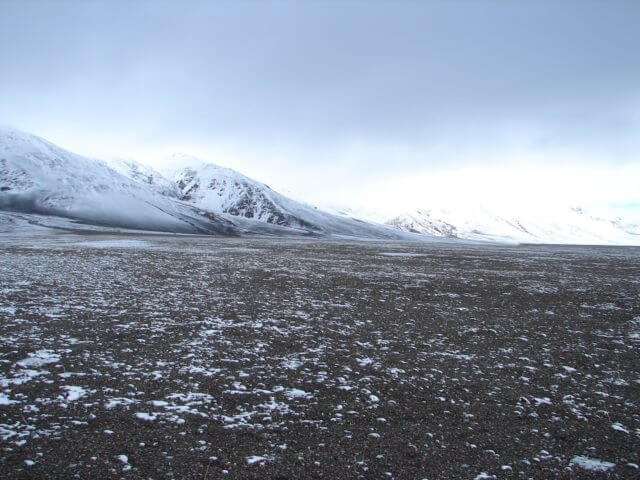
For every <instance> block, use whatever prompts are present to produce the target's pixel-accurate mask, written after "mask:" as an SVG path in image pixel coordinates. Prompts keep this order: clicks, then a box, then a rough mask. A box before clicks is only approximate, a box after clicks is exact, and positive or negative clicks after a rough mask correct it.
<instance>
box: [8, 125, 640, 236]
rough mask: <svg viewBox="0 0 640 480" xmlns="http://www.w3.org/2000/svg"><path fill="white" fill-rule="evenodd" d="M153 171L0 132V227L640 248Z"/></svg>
mask: <svg viewBox="0 0 640 480" xmlns="http://www.w3.org/2000/svg"><path fill="white" fill-rule="evenodd" d="M170 163H171V164H172V165H174V166H175V167H174V168H171V169H167V170H166V171H162V172H158V171H156V170H154V169H153V168H151V167H149V166H146V165H143V164H140V163H138V162H136V161H135V160H130V159H127V160H123V159H115V160H109V161H102V160H96V159H90V158H86V157H82V156H80V155H77V154H74V153H72V152H69V151H67V150H64V149H63V148H60V147H58V146H56V145H54V144H52V143H50V142H48V141H46V140H44V139H42V138H39V137H37V136H34V135H31V134H28V133H25V132H22V131H19V130H16V129H11V128H2V129H0V229H2V228H3V227H2V226H3V225H4V226H5V229H6V228H8V227H7V226H8V225H14V224H15V223H16V219H17V218H20V219H22V220H25V219H26V220H28V221H29V222H31V223H42V221H43V220H42V219H43V218H45V219H46V218H53V217H56V218H63V219H67V220H68V221H67V223H66V224H65V225H66V228H76V229H80V228H87V227H88V226H90V225H91V226H101V227H104V228H118V229H135V230H150V231H160V232H173V233H198V234H212V235H248V234H262V235H302V236H317V237H341V238H344V237H348V238H368V239H394V240H419V241H432V240H434V239H456V238H457V239H465V240H474V241H493V242H510V243H511V242H524V243H574V244H623V245H640V226H638V225H634V224H630V223H628V222H624V221H623V219H621V218H607V217H603V216H595V215H592V214H589V213H587V212H585V211H584V210H582V209H580V208H572V209H569V208H566V209H563V208H558V209H557V210H556V211H554V212H551V213H546V214H545V215H544V216H536V215H525V214H523V213H521V212H516V213H510V214H504V213H500V214H498V213H497V212H492V211H491V210H487V209H482V208H480V207H477V206H468V207H467V208H464V209H443V208H433V207H431V208H415V209H412V210H409V211H399V212H394V213H392V214H389V213H381V212H377V213H376V214H373V215H371V214H364V213H359V212H358V211H357V210H348V209H335V210H330V209H320V208H317V207H314V206H312V205H308V204H306V203H304V202H300V201H296V200H293V199H291V198H289V197H287V196H284V195H282V194H280V193H278V192H276V191H274V190H272V189H271V188H270V187H269V186H267V185H265V184H264V183H261V182H258V181H256V180H253V179H251V178H249V177H246V176H245V175H242V174H241V173H239V172H236V171H235V170H232V169H229V168H223V167H220V166H217V165H214V164H211V163H207V162H204V161H202V160H199V159H197V158H194V157H191V156H188V155H174V156H173V157H172V158H171V161H170Z"/></svg>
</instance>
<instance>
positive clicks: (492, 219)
mask: <svg viewBox="0 0 640 480" xmlns="http://www.w3.org/2000/svg"><path fill="white" fill-rule="evenodd" d="M386 223H387V224H388V225H391V226H393V227H395V228H398V229H400V230H403V231H408V232H415V233H421V234H427V235H434V236H442V237H450V238H463V239H468V240H489V241H507V242H520V243H558V244H584V245H604V244H611V245H640V226H638V225H632V224H626V223H624V222H623V221H622V220H621V219H620V218H606V217H603V216H596V215H591V214H589V213H587V212H585V211H583V210H582V209H580V208H568V207H567V208H560V207H558V208H555V209H552V210H547V211H545V212H537V213H532V212H529V213H522V212H518V213H515V212H509V211H499V209H492V210H490V209H487V208H482V207H480V206H467V207H465V208H462V209H461V208H458V209H455V210H454V209H416V210H413V211H410V212H405V213H402V214H399V215H395V216H393V217H391V218H388V219H387V220H386Z"/></svg>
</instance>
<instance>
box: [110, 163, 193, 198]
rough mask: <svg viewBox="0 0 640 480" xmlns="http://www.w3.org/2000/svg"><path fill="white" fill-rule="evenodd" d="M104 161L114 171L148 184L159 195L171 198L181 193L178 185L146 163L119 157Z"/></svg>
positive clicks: (177, 196)
mask: <svg viewBox="0 0 640 480" xmlns="http://www.w3.org/2000/svg"><path fill="white" fill-rule="evenodd" d="M106 163H107V165H109V166H110V167H111V168H112V169H114V170H115V171H116V172H118V173H120V174H122V175H124V176H125V177H128V178H130V179H131V180H135V181H136V182H138V183H142V184H145V185H148V186H149V187H151V188H152V189H153V190H155V191H156V192H158V193H159V194H161V195H164V196H167V197H171V198H179V197H180V195H181V193H180V190H179V189H178V186H177V185H176V184H175V183H174V182H172V181H170V180H168V179H167V178H165V177H164V176H163V175H162V174H161V173H160V172H158V171H156V170H154V169H153V168H151V167H149V166H147V165H143V164H142V163H139V162H136V161H135V160H131V159H120V158H113V159H109V160H106Z"/></svg>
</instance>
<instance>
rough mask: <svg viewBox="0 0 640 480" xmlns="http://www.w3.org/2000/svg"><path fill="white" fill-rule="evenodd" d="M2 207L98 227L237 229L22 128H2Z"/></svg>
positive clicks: (186, 230)
mask: <svg viewBox="0 0 640 480" xmlns="http://www.w3.org/2000/svg"><path fill="white" fill-rule="evenodd" d="M0 210H6V211H13V212H21V213H26V214H39V215H55V216H59V217H66V218H71V219H75V220H77V221H79V222H84V223H87V224H93V225H106V226H112V227H121V228H132V229H143V230H158V231H169V232H182V233H232V232H233V231H234V228H233V227H234V226H233V224H231V223H230V222H229V221H228V220H227V219H225V218H223V217H217V216H215V215H213V214H210V213H208V214H206V215H203V214H202V213H200V212H198V210H197V209H195V208H193V207H191V206H187V205H184V204H181V203H179V202H176V201H173V200H171V199H170V198H168V197H166V196H164V195H161V194H159V193H157V192H156V191H154V190H153V189H151V188H149V187H145V186H144V185H142V184H141V183H138V182H135V181H133V180H131V179H129V178H127V177H125V176H124V175H121V174H119V173H118V172H116V171H115V170H113V169H112V168H110V167H108V166H107V165H106V164H104V163H103V162H100V161H98V160H92V159H88V158H84V157H82V156H80V155H76V154H74V153H71V152H68V151H66V150H63V149H62V148H59V147H57V146H56V145H54V144H52V143H50V142H47V141H46V140H43V139H42V138H39V137H36V136H33V135H29V134H27V133H24V132H21V131H19V130H15V129H10V128H2V129H0Z"/></svg>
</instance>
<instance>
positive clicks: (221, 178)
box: [168, 157, 342, 231]
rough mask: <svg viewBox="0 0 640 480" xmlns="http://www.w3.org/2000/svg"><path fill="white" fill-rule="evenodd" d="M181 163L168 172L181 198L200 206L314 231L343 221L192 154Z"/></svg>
mask: <svg viewBox="0 0 640 480" xmlns="http://www.w3.org/2000/svg"><path fill="white" fill-rule="evenodd" d="M174 161H175V157H174ZM181 163H182V166H181V167H180V168H178V169H174V170H173V171H170V172H168V176H169V178H170V179H171V180H172V181H173V182H174V183H175V185H176V186H177V187H178V189H179V191H180V195H181V196H180V198H181V199H182V200H183V201H186V202H189V203H192V204H194V205H197V206H198V207H200V208H203V209H207V210H211V211H214V212H223V213H227V214H230V215H233V216H237V217H244V218H249V219H253V220H257V221H260V222H265V223H271V224H275V225H281V226H285V227H293V228H307V229H310V230H314V231H322V230H323V226H324V225H325V223H326V222H327V221H329V223H332V222H336V221H342V219H339V218H331V217H332V216H331V215H329V214H327V213H324V212H320V211H318V210H317V209H316V208H314V207H311V206H308V205H304V204H302V203H300V202H296V201H294V200H291V199H289V198H287V197H285V196H284V195H281V194H279V193H277V192H275V191H273V190H272V189H271V188H269V186H267V185H265V184H263V183H260V182H257V181H255V180H252V179H250V178H249V177H246V176H244V175H242V174H241V173H238V172H236V171H235V170H232V169H230V168H223V167H219V166H217V165H214V164H210V163H204V162H201V161H199V160H197V159H195V158H193V157H185V158H183V161H182V162H181Z"/></svg>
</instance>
